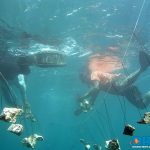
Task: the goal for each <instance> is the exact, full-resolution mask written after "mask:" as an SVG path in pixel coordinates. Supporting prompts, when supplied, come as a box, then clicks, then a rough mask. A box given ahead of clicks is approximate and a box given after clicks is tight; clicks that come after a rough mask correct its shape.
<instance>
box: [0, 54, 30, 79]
mask: <svg viewBox="0 0 150 150" xmlns="http://www.w3.org/2000/svg"><path fill="white" fill-rule="evenodd" d="M20 59H21V57H20V56H16V55H13V54H9V53H5V54H0V72H1V73H2V75H3V76H4V77H5V78H6V79H7V80H13V79H15V78H16V77H17V76H18V75H19V74H24V75H27V74H29V73H30V69H29V66H27V65H22V64H20V63H18V61H19V60H20Z"/></svg>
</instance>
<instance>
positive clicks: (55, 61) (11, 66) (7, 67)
mask: <svg viewBox="0 0 150 150" xmlns="http://www.w3.org/2000/svg"><path fill="white" fill-rule="evenodd" d="M64 64H65V63H64V55H63V54H62V53H60V52H59V51H49V50H47V51H40V52H35V53H27V54H13V53H11V52H9V51H7V50H6V51H0V83H1V84H0V89H1V92H2V95H3V97H4V99H5V102H7V103H8V105H9V106H14V105H15V104H14V101H12V100H11V99H12V93H11V88H9V84H8V83H11V82H12V83H13V84H14V85H16V87H17V88H18V89H19V91H20V95H21V98H22V101H23V109H24V112H25V113H27V115H29V114H31V111H30V105H29V102H28V100H27V95H26V81H25V76H26V75H28V74H29V73H30V72H31V70H30V67H31V66H37V67H41V68H49V67H57V66H58V67H60V66H64ZM7 81H8V82H7ZM15 107H16V106H15ZM26 111H27V112H26Z"/></svg>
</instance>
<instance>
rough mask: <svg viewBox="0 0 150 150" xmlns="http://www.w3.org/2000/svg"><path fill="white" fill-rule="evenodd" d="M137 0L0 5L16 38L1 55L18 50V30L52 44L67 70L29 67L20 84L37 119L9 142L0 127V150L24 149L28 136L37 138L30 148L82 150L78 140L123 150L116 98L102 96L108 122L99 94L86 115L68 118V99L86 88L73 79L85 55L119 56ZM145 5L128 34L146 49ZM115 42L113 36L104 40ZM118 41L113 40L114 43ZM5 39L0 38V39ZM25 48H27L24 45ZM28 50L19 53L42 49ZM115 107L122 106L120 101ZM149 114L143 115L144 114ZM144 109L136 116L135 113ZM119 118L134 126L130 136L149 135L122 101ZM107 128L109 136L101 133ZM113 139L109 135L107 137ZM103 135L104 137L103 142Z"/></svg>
mask: <svg viewBox="0 0 150 150" xmlns="http://www.w3.org/2000/svg"><path fill="white" fill-rule="evenodd" d="M142 2H143V1H141V0H132V1H131V0H74V1H73V0H55V1H54V0H51V1H50V0H11V1H10V0H1V1H0V18H1V19H3V20H5V22H7V23H8V24H9V25H10V26H12V27H14V29H13V30H14V33H16V36H14V37H11V39H12V41H13V44H10V45H9V49H15V48H17V46H18V43H17V42H18V40H19V38H18V37H17V35H18V34H19V33H18V32H21V31H26V32H28V33H30V34H34V35H36V34H37V35H40V36H41V37H43V38H45V39H53V40H52V43H51V45H52V47H51V48H53V49H58V50H60V51H64V52H65V53H66V55H67V57H66V60H67V65H66V66H65V67H62V68H50V69H41V68H31V69H32V73H31V74H30V75H29V76H28V80H27V94H28V100H29V101H30V103H31V106H32V109H33V113H34V114H35V115H36V117H37V118H38V123H37V124H33V125H31V124H29V123H28V122H27V123H26V125H25V127H26V130H25V133H24V134H23V135H22V136H20V137H16V136H15V135H12V134H10V133H8V132H7V131H6V128H7V127H8V124H5V123H1V124H0V130H1V136H0V149H1V150H12V149H13V150H16V149H18V150H24V149H26V148H25V147H23V146H22V145H21V143H20V141H21V139H22V138H23V137H25V136H28V135H30V134H31V133H32V129H33V130H34V132H37V133H39V134H42V135H43V136H44V139H45V140H44V141H43V142H39V143H38V144H37V147H36V149H37V150H50V149H52V150H62V149H63V150H83V149H84V147H83V145H82V144H81V143H80V142H79V139H80V138H85V139H86V140H88V141H89V142H90V143H91V144H94V143H99V144H100V145H102V147H104V144H105V140H109V139H110V138H113V137H117V138H118V139H119V141H120V145H121V148H122V150H129V149H130V141H131V139H132V138H131V137H129V136H124V135H123V134H122V132H123V128H124V115H123V113H122V109H121V106H120V103H119V100H118V98H117V97H116V96H113V95H107V97H106V104H107V108H108V111H109V115H110V119H111V120H110V122H108V117H107V116H106V115H105V113H106V110H105V107H104V103H103V97H104V95H105V93H101V94H100V95H99V97H98V98H97V101H96V103H95V106H94V110H93V111H92V112H89V113H87V114H82V115H81V116H79V117H76V116H74V114H73V112H74V110H75V108H76V99H77V97H78V96H79V95H82V94H83V93H84V92H85V91H86V90H87V89H88V88H87V87H86V85H84V84H83V83H81V81H80V79H79V73H80V72H81V70H82V67H83V66H84V65H85V64H86V61H87V59H88V57H89V55H90V53H91V52H96V51H101V52H103V51H105V49H106V48H107V47H109V46H118V45H119V46H120V47H121V48H122V51H121V52H120V55H121V56H123V54H124V52H125V50H126V48H127V44H128V42H129V39H130V36H131V34H132V31H133V29H134V27H135V23H136V21H137V17H138V14H139V12H140V8H141V6H142ZM149 9H150V2H149V1H148V0H147V1H146V3H145V5H144V8H143V11H142V14H141V16H140V20H139V22H138V25H137V29H136V33H137V35H138V37H139V38H140V40H141V41H142V43H143V44H145V46H146V47H147V48H149V39H150V38H149V35H150V28H149V26H150V21H149V17H150V12H149ZM114 35H117V36H116V37H110V36H114ZM118 35H119V36H118ZM5 40H7V38H6V39H5ZM31 45H32V44H31ZM31 45H30V44H29V45H28V47H27V48H26V49H23V50H24V51H36V50H37V49H38V50H39V49H42V48H45V45H40V46H38V48H37V49H36V48H33V47H32V46H31ZM139 50H141V47H140V45H139V44H138V43H137V42H135V40H133V41H131V44H130V47H129V49H128V51H127V55H126V57H125V59H124V61H125V63H126V65H127V70H128V72H132V71H135V70H136V69H137V68H138V67H139V64H138V57H137V56H138V52H139ZM149 73H150V70H146V71H145V72H144V73H143V75H142V76H141V77H140V78H139V79H138V81H137V82H136V85H138V87H139V89H140V90H141V92H142V94H144V93H145V92H147V91H148V90H149V89H150V85H149V80H150V76H149ZM121 100H122V99H121ZM148 110H149V108H148ZM145 111H146V110H143V111H140V112H141V114H143V113H144V112H145ZM126 118H127V121H128V123H129V124H132V125H133V126H135V127H136V131H135V135H138V136H150V127H149V125H146V126H145V125H139V124H136V121H137V120H139V119H140V115H139V110H137V109H136V108H135V107H134V106H132V105H131V104H130V103H129V102H127V101H126ZM110 126H111V127H112V128H113V129H110V128H109V127H110ZM113 132H114V133H113ZM103 134H105V135H104V136H103Z"/></svg>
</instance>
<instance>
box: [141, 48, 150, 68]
mask: <svg viewBox="0 0 150 150" xmlns="http://www.w3.org/2000/svg"><path fill="white" fill-rule="evenodd" d="M139 63H140V66H141V69H142V71H144V70H145V69H147V67H148V66H150V55H149V54H147V53H146V52H144V51H140V52H139Z"/></svg>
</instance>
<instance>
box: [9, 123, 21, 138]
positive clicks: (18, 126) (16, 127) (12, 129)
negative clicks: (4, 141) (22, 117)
mask: <svg viewBox="0 0 150 150" xmlns="http://www.w3.org/2000/svg"><path fill="white" fill-rule="evenodd" d="M8 131H10V132H12V133H14V134H16V135H18V136H19V135H21V134H22V132H23V125H21V124H11V125H10V127H9V128H8Z"/></svg>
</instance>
